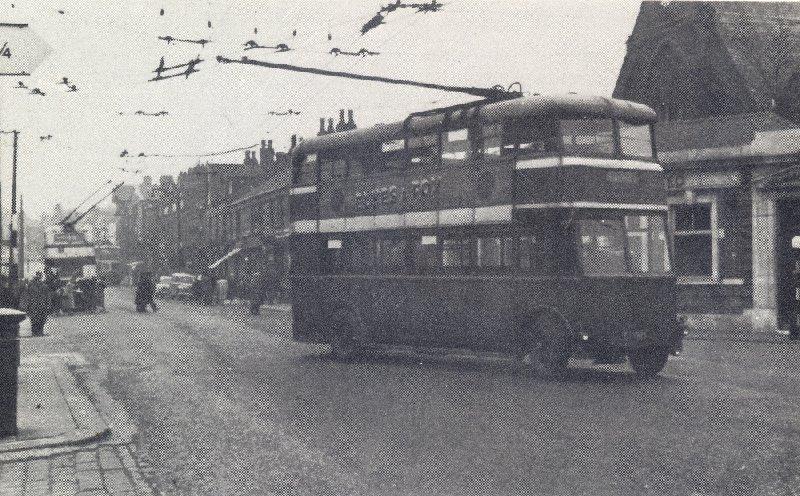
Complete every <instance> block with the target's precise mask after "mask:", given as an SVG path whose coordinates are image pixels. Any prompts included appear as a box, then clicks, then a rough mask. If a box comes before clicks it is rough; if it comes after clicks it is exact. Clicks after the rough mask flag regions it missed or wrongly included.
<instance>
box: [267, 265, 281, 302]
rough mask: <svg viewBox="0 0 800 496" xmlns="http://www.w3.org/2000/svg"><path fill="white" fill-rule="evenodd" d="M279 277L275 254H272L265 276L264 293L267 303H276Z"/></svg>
mask: <svg viewBox="0 0 800 496" xmlns="http://www.w3.org/2000/svg"><path fill="white" fill-rule="evenodd" d="M279 279H280V274H279V272H278V264H277V262H276V261H275V256H274V255H270V256H269V257H268V258H267V274H266V277H265V278H264V293H265V295H266V300H267V303H269V304H270V305H274V304H275V303H276V302H277V298H278V289H279Z"/></svg>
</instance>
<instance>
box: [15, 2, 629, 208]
mask: <svg viewBox="0 0 800 496" xmlns="http://www.w3.org/2000/svg"><path fill="white" fill-rule="evenodd" d="M415 1H420V0H415ZM12 3H13V5H14V7H13V8H12V7H11V5H12ZM381 3H382V2H380V1H378V0H364V1H358V0H326V1H282V2H281V1H251V2H245V1H235V2H234V1H227V2H223V1H219V0H207V1H196V2H193V1H172V0H169V1H167V0H164V1H136V2H134V1H115V0H106V1H102V2H101V1H99V0H83V1H79V2H76V1H71V2H68V1H62V2H49V1H41V0H36V1H32V0H6V2H4V3H3V5H2V6H0V11H2V16H3V17H2V21H3V22H25V23H29V24H30V25H31V27H32V29H33V30H34V31H36V33H37V34H38V35H39V36H40V37H41V38H43V39H44V40H45V41H46V42H47V43H48V44H49V45H50V46H51V47H52V52H51V53H50V55H49V56H48V57H47V58H46V59H45V61H44V62H43V63H42V64H41V66H39V68H38V69H37V70H36V71H35V72H34V73H33V75H32V76H30V77H27V78H24V82H25V83H26V84H27V86H29V87H39V88H41V89H42V91H44V92H45V93H46V96H44V97H41V96H37V95H31V94H29V93H28V92H27V91H24V90H19V89H15V88H14V86H16V84H17V81H18V80H19V79H20V78H4V79H0V94H1V95H2V102H3V103H2V108H1V109H0V128H1V129H4V130H9V129H19V130H20V131H21V133H22V135H21V140H20V147H21V148H20V164H19V167H20V171H21V176H20V187H21V191H22V193H23V194H24V195H25V204H26V209H27V210H28V212H29V213H32V214H34V215H35V214H37V213H38V212H40V211H42V210H43V209H44V210H48V211H49V210H50V209H51V208H52V205H53V204H54V203H55V202H61V203H62V204H64V206H65V207H67V208H69V207H70V206H73V205H75V204H76V203H77V202H79V201H80V200H82V199H83V198H84V197H85V196H86V195H88V194H89V193H91V191H93V190H94V189H95V188H96V187H97V186H98V185H99V184H100V183H102V182H103V181H106V180H108V179H109V178H113V179H122V178H124V177H131V176H125V175H123V173H122V172H121V171H119V170H118V168H119V167H130V168H144V169H145V171H147V173H149V174H151V175H153V176H154V177H156V178H157V177H158V176H159V175H161V174H177V173H178V172H179V171H181V170H185V169H187V168H189V167H191V166H192V165H194V164H196V163H198V161H199V160H201V161H205V160H206V159H197V158H188V157H187V158H174V159H166V158H143V159H136V158H134V159H122V158H120V157H119V155H120V152H121V151H122V150H123V149H126V150H128V151H129V152H130V153H131V154H133V155H138V153H140V152H144V153H146V154H187V155H189V154H200V153H207V152H215V151H219V150H227V149H232V148H237V147H242V146H248V145H251V144H254V143H257V142H259V141H260V140H261V139H273V140H274V141H275V144H276V148H277V149H278V150H286V148H287V147H288V142H289V136H290V135H291V134H292V133H297V134H299V135H301V136H310V135H313V134H315V133H316V131H317V128H318V125H319V124H318V123H319V117H320V116H323V115H324V116H330V117H335V116H337V115H338V109H340V108H353V109H354V110H355V116H356V122H357V124H358V125H359V126H362V127H363V126H370V125H373V124H376V123H379V122H389V121H393V120H398V119H402V118H403V117H404V116H405V115H406V114H407V113H408V112H410V111H415V110H422V109H426V108H431V107H434V106H443V105H447V104H451V103H458V102H462V101H468V100H471V99H474V98H473V97H469V96H465V95H459V94H449V93H443V92H440V91H434V90H424V89H415V88H404V87H398V86H392V85H385V84H379V83H370V82H353V81H348V80H339V79H332V78H327V77H321V76H311V75H304V74H296V73H288V72H280V71H275V70H270V69H264V68H256V67H251V66H241V65H221V64H218V63H217V62H216V60H215V57H216V56H217V55H219V54H221V55H225V56H228V57H230V58H234V59H238V58H239V57H241V56H242V55H244V54H247V55H248V56H249V57H250V58H253V59H261V60H269V61H275V62H286V63H292V64H298V65H307V66H312V67H320V68H327V69H335V70H346V71H352V72H359V73H364V74H376V75H384V76H390V77H401V78H409V79H416V80H420V81H426V82H437V83H443V84H452V85H469V86H481V87H489V86H492V85H495V84H503V85H508V84H510V83H512V82H514V81H520V82H521V83H522V86H523V89H524V90H525V91H527V92H531V93H533V92H539V93H563V92H568V91H575V92H579V93H589V94H600V95H606V96H609V95H610V94H611V92H612V90H613V87H614V83H615V81H616V76H617V73H618V71H619V68H620V66H621V65H622V60H623V57H624V55H625V40H626V39H627V37H628V35H629V34H630V33H631V30H632V28H633V24H634V22H635V19H636V14H637V12H638V8H639V2H637V1H628V0H613V1H612V0H607V1H598V0H595V1H569V0H566V1H564V0H552V1H550V0H548V1H535V0H527V1H523V0H515V1H512V0H485V1H479V0H445V2H444V3H445V7H444V8H443V9H442V11H440V12H437V13H429V14H417V13H414V12H413V11H412V10H411V9H405V10H402V11H397V12H394V13H391V14H389V15H388V17H387V19H386V24H385V25H382V26H380V27H378V28H377V29H375V30H373V31H371V32H369V33H367V34H366V35H365V36H361V35H360V28H361V26H362V24H364V23H365V22H366V21H367V20H368V19H369V18H370V17H372V16H373V15H374V14H375V13H376V12H377V11H378V9H379V8H380V6H381ZM384 3H387V2H384ZM162 8H163V9H164V15H163V16H161V15H160V9H162ZM58 10H63V11H64V14H60V13H58ZM208 21H211V26H212V27H211V28H208ZM255 28H257V29H258V34H254V29H255ZM293 30H297V35H296V36H295V37H293V36H292V31H293ZM328 33H330V34H331V35H332V36H333V40H332V41H328ZM165 35H170V36H173V37H175V38H187V39H198V38H205V39H209V40H211V41H212V42H211V43H210V44H208V45H206V47H205V48H204V49H201V48H200V47H199V46H198V45H192V44H184V43H175V44H172V45H167V44H166V43H165V42H164V41H160V40H158V39H157V38H158V36H165ZM250 39H253V40H256V41H257V42H259V43H260V44H262V45H273V44H277V43H286V44H288V45H289V46H290V47H291V48H293V50H292V51H290V52H286V53H274V51H272V50H250V51H247V52H245V51H243V50H242V48H243V43H244V42H245V41H247V40H250ZM332 47H338V48H340V49H342V50H349V51H357V50H358V49H360V48H362V47H363V48H367V49H369V50H373V51H377V52H380V55H379V56H376V57H367V58H353V57H345V56H340V57H333V56H332V55H330V54H329V53H328V52H329V51H330V49H331V48H332ZM197 55H200V57H201V58H203V59H205V62H203V63H201V64H200V65H199V66H198V68H199V70H200V72H199V73H196V74H193V75H192V76H190V77H189V78H188V79H184V78H183V77H181V78H173V79H169V80H166V81H160V82H147V79H149V78H150V77H152V75H153V74H152V72H151V71H153V70H154V69H155V68H156V66H157V65H158V62H159V59H160V58H161V57H162V56H164V57H165V60H166V63H167V65H171V64H175V63H183V62H186V61H188V60H189V59H191V58H193V57H195V56H197ZM64 76H67V77H69V79H70V80H71V81H72V82H74V83H75V84H76V85H77V86H78V90H79V91H78V92H76V93H67V92H66V89H67V88H66V87H64V86H63V85H58V84H57V83H58V82H59V81H60V80H61V78H62V77H64ZM288 108H291V109H293V110H295V111H300V112H301V115H300V116H292V117H278V116H270V115H269V112H270V111H285V110H287V109H288ZM136 110H144V111H147V112H157V111H160V110H166V111H167V112H169V115H168V116H166V117H146V116H131V115H130V114H132V113H133V112H135V111H136ZM119 112H123V113H124V114H126V115H123V116H120V115H119ZM43 135H52V136H53V138H52V140H49V141H41V140H40V139H39V136H43ZM0 143H1V145H0V152H1V154H0V168H2V173H3V175H2V177H3V179H4V181H3V195H4V203H6V204H7V202H8V192H9V190H10V188H8V187H7V185H8V184H9V183H8V169H9V168H10V167H9V164H10V156H11V151H10V139H9V138H8V137H2V138H0ZM242 156H243V154H242V153H241V152H237V153H235V154H231V155H228V156H224V157H218V158H216V159H210V160H213V161H217V162H225V163H230V162H239V161H240V160H241V158H242ZM131 180H132V182H134V183H138V182H139V181H140V178H139V177H134V178H132V179H131Z"/></svg>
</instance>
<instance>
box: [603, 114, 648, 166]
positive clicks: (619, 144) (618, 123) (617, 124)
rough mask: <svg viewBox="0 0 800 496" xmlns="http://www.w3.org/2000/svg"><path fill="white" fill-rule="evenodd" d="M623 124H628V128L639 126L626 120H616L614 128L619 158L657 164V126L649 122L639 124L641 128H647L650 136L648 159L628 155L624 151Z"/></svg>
mask: <svg viewBox="0 0 800 496" xmlns="http://www.w3.org/2000/svg"><path fill="white" fill-rule="evenodd" d="M621 124H627V125H628V126H637V124H632V123H630V122H628V121H626V120H625V119H614V127H615V128H616V133H617V137H616V143H617V148H618V149H619V150H618V157H619V158H622V159H627V160H643V161H645V162H657V161H658V156H657V149H656V135H655V125H654V124H653V123H652V122H648V123H646V124H638V125H641V126H647V128H648V133H649V134H650V155H651V156H650V158H647V157H637V156H636V155H627V154H625V153H624V152H623V150H622V133H621V132H620V127H621Z"/></svg>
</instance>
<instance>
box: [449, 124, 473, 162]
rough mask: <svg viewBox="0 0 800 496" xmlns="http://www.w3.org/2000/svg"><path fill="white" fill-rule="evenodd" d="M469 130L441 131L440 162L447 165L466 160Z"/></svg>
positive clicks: (468, 150)
mask: <svg viewBox="0 0 800 496" xmlns="http://www.w3.org/2000/svg"><path fill="white" fill-rule="evenodd" d="M469 135H470V133H469V130H467V129H466V128H463V129H451V130H449V131H444V132H443V133H442V163H443V164H444V165H449V164H452V163H457V162H460V161H463V160H466V159H467V157H468V156H469V152H470V141H469Z"/></svg>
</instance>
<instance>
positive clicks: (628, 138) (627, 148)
mask: <svg viewBox="0 0 800 496" xmlns="http://www.w3.org/2000/svg"><path fill="white" fill-rule="evenodd" d="M619 146H620V151H621V152H622V156H623V157H631V158H643V159H645V160H653V140H652V134H651V133H650V124H628V123H627V122H625V121H619Z"/></svg>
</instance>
